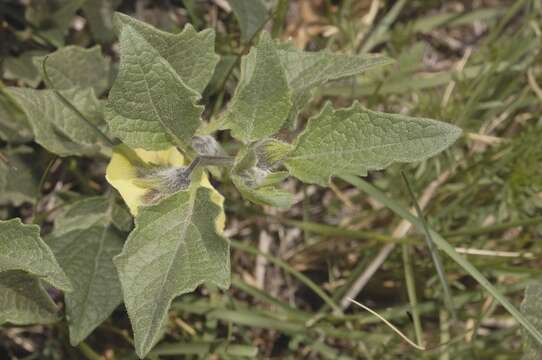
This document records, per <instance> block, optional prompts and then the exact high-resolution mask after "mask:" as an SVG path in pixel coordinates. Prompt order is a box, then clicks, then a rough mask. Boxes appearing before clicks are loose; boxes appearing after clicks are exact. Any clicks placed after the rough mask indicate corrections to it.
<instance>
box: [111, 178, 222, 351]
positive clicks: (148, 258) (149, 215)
mask: <svg viewBox="0 0 542 360" xmlns="http://www.w3.org/2000/svg"><path fill="white" fill-rule="evenodd" d="M222 202H223V198H222V196H221V195H220V194H218V193H217V192H216V191H215V190H212V189H209V188H207V187H198V188H197V189H194V188H193V187H191V188H190V189H189V190H187V191H181V192H178V193H177V194H174V195H172V196H170V197H168V198H166V199H164V200H162V201H161V202H160V203H159V204H157V205H154V206H147V207H142V208H140V211H139V214H138V215H137V217H136V225H135V228H134V230H133V231H132V232H131V234H130V236H129V237H128V241H127V242H126V244H125V246H124V249H123V250H122V253H121V254H120V255H119V256H117V257H116V258H115V259H114V261H115V265H116V267H117V269H118V272H119V276H120V280H121V283H122V290H123V294H124V303H125V304H126V309H127V310H128V315H129V316H130V321H131V323H132V328H133V330H134V339H135V345H136V352H137V354H138V355H139V356H140V357H144V356H145V355H146V354H147V353H148V352H149V351H150V349H151V348H152V347H153V346H154V344H156V342H157V341H158V340H159V339H160V337H161V336H162V332H163V330H164V326H165V323H166V321H167V313H168V309H169V306H170V304H171V301H172V300H173V299H174V298H175V297H176V296H179V295H181V294H185V293H188V292H191V291H194V289H196V287H197V286H199V285H200V284H202V283H203V282H210V283H213V284H216V285H217V286H219V287H221V288H227V287H229V284H230V259H229V244H228V241H227V240H226V239H225V238H224V237H223V235H222V231H223V227H224V210H223V208H222Z"/></svg>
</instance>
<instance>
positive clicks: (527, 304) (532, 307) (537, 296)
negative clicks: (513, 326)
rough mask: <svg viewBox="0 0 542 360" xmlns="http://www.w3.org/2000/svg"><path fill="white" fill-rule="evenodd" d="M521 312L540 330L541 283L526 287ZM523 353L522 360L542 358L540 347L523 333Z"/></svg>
mask: <svg viewBox="0 0 542 360" xmlns="http://www.w3.org/2000/svg"><path fill="white" fill-rule="evenodd" d="M521 312H522V313H523V314H524V315H525V316H526V317H527V319H529V321H531V322H532V324H533V325H534V326H535V327H536V328H538V329H540V330H542V282H540V281H538V282H535V283H532V284H529V285H527V288H526V289H525V297H524V299H523V302H522V303H521ZM523 336H524V352H523V357H522V358H521V359H522V360H537V359H540V358H542V345H540V344H539V343H538V342H537V341H536V340H535V339H533V338H532V337H531V336H530V335H529V334H528V333H527V332H526V331H525V332H524V335H523Z"/></svg>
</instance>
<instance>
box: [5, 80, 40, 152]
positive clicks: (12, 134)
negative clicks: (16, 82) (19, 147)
mask: <svg viewBox="0 0 542 360" xmlns="http://www.w3.org/2000/svg"><path fill="white" fill-rule="evenodd" d="M32 136H33V134H32V128H31V126H30V123H29V122H28V120H27V118H26V115H25V114H24V112H23V111H22V110H21V108H20V107H19V106H18V105H17V103H16V102H15V101H14V100H13V99H12V97H11V96H10V95H9V94H8V92H7V91H6V88H5V87H4V86H3V85H2V84H0V138H1V139H2V140H4V141H6V142H9V143H22V142H26V141H29V140H31V139H32Z"/></svg>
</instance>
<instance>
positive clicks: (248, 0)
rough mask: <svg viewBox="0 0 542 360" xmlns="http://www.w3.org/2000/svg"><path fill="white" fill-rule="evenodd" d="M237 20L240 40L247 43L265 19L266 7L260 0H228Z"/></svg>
mask: <svg viewBox="0 0 542 360" xmlns="http://www.w3.org/2000/svg"><path fill="white" fill-rule="evenodd" d="M228 2H229V3H230V5H231V8H232V10H233V13H234V14H235V17H236V18H237V21H238V22H239V28H240V29H241V41H242V42H243V43H247V42H248V41H249V40H250V39H252V37H253V36H254V34H256V32H257V31H258V30H259V29H261V28H262V26H263V24H264V23H265V21H266V20H267V17H268V15H267V8H266V7H265V5H264V3H263V2H262V1H261V0H228Z"/></svg>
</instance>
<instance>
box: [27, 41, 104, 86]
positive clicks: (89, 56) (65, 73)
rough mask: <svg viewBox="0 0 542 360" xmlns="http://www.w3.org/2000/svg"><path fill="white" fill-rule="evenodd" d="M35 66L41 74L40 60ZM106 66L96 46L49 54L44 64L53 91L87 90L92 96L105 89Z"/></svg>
mask: <svg viewBox="0 0 542 360" xmlns="http://www.w3.org/2000/svg"><path fill="white" fill-rule="evenodd" d="M35 63H36V65H37V66H38V69H39V70H40V73H42V71H43V67H42V63H43V57H41V58H37V59H36V60H35ZM109 65H110V64H109V60H108V59H107V58H106V57H105V56H103V55H102V51H101V49H100V47H99V46H94V47H92V48H90V49H85V48H82V47H79V46H73V45H71V46H66V47H63V48H61V49H59V50H57V51H55V52H54V53H52V54H50V55H49V57H48V58H47V64H46V66H47V75H49V78H50V80H51V82H52V83H53V85H54V88H55V89H56V90H68V89H73V88H79V89H85V88H88V87H91V88H93V89H94V92H95V94H96V95H100V94H101V93H103V92H104V91H105V90H106V89H107V88H108V87H109ZM41 75H42V76H43V74H41Z"/></svg>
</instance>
